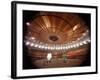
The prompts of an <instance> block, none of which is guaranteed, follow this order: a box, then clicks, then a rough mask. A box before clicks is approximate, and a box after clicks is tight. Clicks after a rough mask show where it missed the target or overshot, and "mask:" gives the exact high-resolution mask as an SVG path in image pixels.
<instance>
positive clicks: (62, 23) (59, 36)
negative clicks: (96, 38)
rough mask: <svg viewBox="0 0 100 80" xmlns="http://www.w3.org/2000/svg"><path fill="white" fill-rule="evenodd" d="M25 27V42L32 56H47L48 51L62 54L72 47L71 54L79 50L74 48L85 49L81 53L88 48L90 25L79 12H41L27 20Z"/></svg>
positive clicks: (53, 53)
mask: <svg viewBox="0 0 100 80" xmlns="http://www.w3.org/2000/svg"><path fill="white" fill-rule="evenodd" d="M24 27H26V30H25V33H24V42H25V45H26V46H27V47H28V51H29V55H31V57H32V56H33V55H34V56H33V57H35V56H40V57H41V56H43V55H44V57H45V56H46V54H47V53H48V52H52V55H53V56H54V55H56V53H57V55H60V56H61V54H62V52H65V53H66V51H71V49H72V51H71V52H70V53H69V54H71V53H72V54H71V55H73V53H76V52H77V51H76V52H75V51H74V52H73V48H78V49H79V50H82V49H83V50H82V51H83V52H79V53H81V54H82V53H83V54H84V53H86V51H87V50H88V46H87V45H88V44H89V43H90V30H89V26H88V25H87V24H86V22H85V21H84V20H83V19H82V18H81V17H80V16H79V15H78V14H77V13H57V12H39V13H38V14H36V15H35V17H34V18H32V20H31V21H27V22H25V26H24ZM82 46H84V47H82ZM76 50H77V49H76ZM79 53H78V52H77V53H76V54H79ZM57 55H56V56H57ZM66 55H68V54H66ZM85 56H86V55H85ZM72 57H73V56H72ZM70 58H71V57H70ZM83 58H84V57H83ZM83 58H82V59H83ZM84 59H85V58H84ZM37 63H38V62H37ZM76 63H77V61H76ZM56 65H57V64H56ZM69 65H70V64H69ZM77 65H78V64H77ZM58 66H59V64H58ZM49 67H50V66H49ZM56 67H57V66H56Z"/></svg>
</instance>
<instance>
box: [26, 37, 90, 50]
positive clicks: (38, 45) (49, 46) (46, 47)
mask: <svg viewBox="0 0 100 80" xmlns="http://www.w3.org/2000/svg"><path fill="white" fill-rule="evenodd" d="M88 43H90V39H89V38H87V39H85V40H83V41H80V42H78V41H77V42H76V43H72V44H47V43H43V42H39V41H36V42H30V41H25V45H26V46H30V47H32V48H36V49H40V50H50V51H52V50H55V51H59V50H68V49H72V48H78V47H80V46H83V45H85V44H88Z"/></svg>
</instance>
